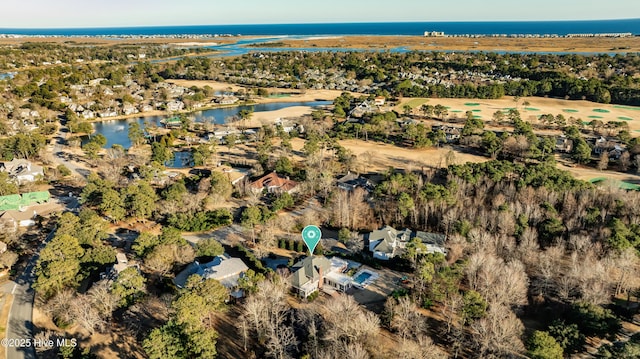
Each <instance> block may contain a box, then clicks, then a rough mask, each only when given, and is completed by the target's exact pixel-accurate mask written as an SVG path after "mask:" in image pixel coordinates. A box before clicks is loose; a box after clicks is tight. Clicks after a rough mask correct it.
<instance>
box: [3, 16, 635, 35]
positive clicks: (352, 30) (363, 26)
mask: <svg viewBox="0 0 640 359" xmlns="http://www.w3.org/2000/svg"><path fill="white" fill-rule="evenodd" d="M425 31H438V32H444V33H447V34H451V35H461V34H471V35H490V34H524V35H527V34H529V35H536V34H537V35H545V34H557V35H560V36H564V35H568V34H602V33H629V32H630V33H632V34H634V35H640V18H635V19H616V20H568V21H469V22H461V21H430V22H372V23H367V22H357V23H308V24H253V25H199V26H195V25H188V26H144V27H101V28H66V29H65V28H51V29H33V28H32V29H16V28H0V34H14V35H38V36H74V37H80V36H96V37H98V36H114V37H115V36H119V37H122V36H207V37H228V36H240V35H243V36H247V35H250V36H270V35H273V36H278V35H289V36H322V35H343V36H344V35H414V36H418V35H422V34H424V32H425Z"/></svg>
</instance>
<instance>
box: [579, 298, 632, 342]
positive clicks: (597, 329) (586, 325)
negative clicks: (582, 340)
mask: <svg viewBox="0 0 640 359" xmlns="http://www.w3.org/2000/svg"><path fill="white" fill-rule="evenodd" d="M568 319H569V321H570V322H571V323H575V324H577V325H578V328H579V329H580V332H582V333H583V334H584V335H586V336H598V337H609V338H612V337H615V335H616V333H617V332H618V331H619V330H620V328H622V325H621V324H620V319H618V318H617V317H616V316H615V314H613V312H612V311H611V310H609V309H605V308H602V307H601V306H599V305H594V304H587V303H577V304H574V305H573V307H572V308H571V311H570V313H569V318H568Z"/></svg>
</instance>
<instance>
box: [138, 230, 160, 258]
mask: <svg viewBox="0 0 640 359" xmlns="http://www.w3.org/2000/svg"><path fill="white" fill-rule="evenodd" d="M158 244H160V238H159V237H158V236H156V235H153V234H151V233H149V232H142V233H140V235H138V237H137V238H136V239H135V241H134V242H133V245H132V246H131V249H133V250H134V252H136V254H137V255H138V257H140V258H144V257H146V256H147V254H149V252H151V250H152V249H153V248H154V247H155V246H157V245H158Z"/></svg>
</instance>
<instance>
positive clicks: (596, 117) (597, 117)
mask: <svg viewBox="0 0 640 359" xmlns="http://www.w3.org/2000/svg"><path fill="white" fill-rule="evenodd" d="M588 117H589V118H595V119H599V118H604V117H602V116H595V115H593V116H588Z"/></svg>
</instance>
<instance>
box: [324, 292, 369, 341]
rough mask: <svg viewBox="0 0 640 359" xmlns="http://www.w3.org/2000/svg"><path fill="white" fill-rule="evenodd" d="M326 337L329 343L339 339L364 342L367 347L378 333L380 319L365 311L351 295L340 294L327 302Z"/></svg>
mask: <svg viewBox="0 0 640 359" xmlns="http://www.w3.org/2000/svg"><path fill="white" fill-rule="evenodd" d="M324 318H325V325H326V328H325V336H324V339H325V340H326V341H328V342H329V343H335V342H339V341H347V342H357V343H362V344H363V345H365V347H367V345H368V344H372V343H371V341H373V340H374V338H375V336H376V335H377V334H378V330H379V325H380V319H378V317H377V316H376V315H375V314H373V313H372V312H369V311H364V310H363V309H362V308H360V306H359V305H358V303H357V302H356V301H355V299H353V297H351V296H347V295H340V296H338V297H334V298H332V299H331V300H330V301H329V302H328V303H327V313H326V314H325V316H324Z"/></svg>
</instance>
